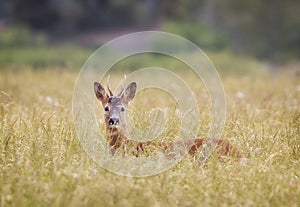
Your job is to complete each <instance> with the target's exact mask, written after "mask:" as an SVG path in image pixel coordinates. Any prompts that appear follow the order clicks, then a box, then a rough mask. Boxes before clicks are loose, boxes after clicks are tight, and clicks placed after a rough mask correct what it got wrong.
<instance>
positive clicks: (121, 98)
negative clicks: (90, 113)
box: [94, 77, 136, 132]
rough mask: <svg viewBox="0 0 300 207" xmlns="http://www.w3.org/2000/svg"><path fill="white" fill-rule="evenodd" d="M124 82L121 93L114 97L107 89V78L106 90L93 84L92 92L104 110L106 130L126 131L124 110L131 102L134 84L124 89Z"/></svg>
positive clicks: (108, 88)
mask: <svg viewBox="0 0 300 207" xmlns="http://www.w3.org/2000/svg"><path fill="white" fill-rule="evenodd" d="M125 79H126V77H125V78H124V81H123V83H122V87H121V91H120V92H119V93H118V94H117V95H114V94H113V92H112V91H111V89H110V87H109V77H108V79H107V90H108V93H107V92H106V91H105V89H104V88H103V86H102V85H101V84H100V83H98V82H95V83H94V91H95V95H96V97H97V99H98V100H100V102H101V103H102V106H103V108H104V116H105V124H106V129H107V130H119V131H120V132H122V131H123V130H126V121H125V116H126V109H127V107H128V105H129V103H130V101H132V99H133V98H134V96H135V93H136V83H135V82H132V83H130V84H129V85H128V86H127V88H126V89H125V88H124V82H125ZM124 89H125V90H124Z"/></svg>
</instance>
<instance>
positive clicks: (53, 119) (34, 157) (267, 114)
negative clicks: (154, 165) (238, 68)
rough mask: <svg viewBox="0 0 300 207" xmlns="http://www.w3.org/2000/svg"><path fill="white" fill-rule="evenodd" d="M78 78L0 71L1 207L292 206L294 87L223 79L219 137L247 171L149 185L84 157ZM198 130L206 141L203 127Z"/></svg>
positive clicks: (230, 167)
mask: <svg viewBox="0 0 300 207" xmlns="http://www.w3.org/2000/svg"><path fill="white" fill-rule="evenodd" d="M75 78H76V73H75V72H68V71H53V70H43V71H35V72H33V71H31V70H23V71H18V72H16V71H8V70H2V71H0V100H1V101H0V129H1V130H0V137H1V144H0V153H1V154H0V166H1V170H0V178H1V180H0V196H1V203H0V206H3V207H4V206H298V205H299V203H300V197H299V195H300V91H299V90H300V89H299V87H300V79H299V77H296V76H293V75H290V74H275V75H274V74H273V75H270V74H262V75H251V76H238V77H234V76H226V75H225V76H223V77H222V80H223V84H224V87H225V91H226V95H227V121H226V127H225V130H224V133H223V136H224V137H225V138H226V139H228V140H230V141H231V142H232V143H233V144H234V145H235V146H236V147H238V148H239V149H240V151H241V152H242V153H243V154H244V155H245V156H246V157H247V163H246V165H244V166H242V165H240V164H239V163H238V162H236V161H232V160H230V159H229V160H228V161H226V162H218V161H216V160H214V159H211V160H209V161H208V162H207V164H206V165H205V166H203V167H198V166H197V164H196V163H195V162H193V161H191V160H190V159H189V158H186V159H185V160H184V161H182V162H181V163H179V164H177V165H176V166H175V167H174V168H172V169H171V170H168V171H166V172H164V173H162V174H159V175H157V176H152V177H146V178H128V177H121V176H117V175H115V174H112V173H110V172H108V171H106V170H104V169H102V168H101V167H100V166H98V165H97V164H95V163H93V162H92V161H91V160H90V159H89V158H88V157H87V155H86V154H85V152H84V150H83V149H82V147H81V145H80V144H79V142H78V140H77V138H76V134H75V130H74V126H73V119H72V114H71V99H72V92H73V85H74V81H75ZM199 90H201V89H199ZM206 117H207V116H206ZM201 123H202V125H201V127H203V128H204V130H203V131H204V132H207V130H208V129H207V126H208V124H209V122H208V121H205V118H204V120H203V121H202V122H201ZM171 131H172V130H171ZM204 132H200V133H201V134H200V135H205V133H204Z"/></svg>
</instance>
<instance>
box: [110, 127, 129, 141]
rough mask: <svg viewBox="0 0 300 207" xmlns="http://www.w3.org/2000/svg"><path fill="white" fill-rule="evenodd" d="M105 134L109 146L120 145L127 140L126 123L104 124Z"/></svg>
mask: <svg viewBox="0 0 300 207" xmlns="http://www.w3.org/2000/svg"><path fill="white" fill-rule="evenodd" d="M106 136H107V138H108V140H109V144H110V146H114V145H121V144H123V143H125V141H126V140H127V131H126V125H121V126H120V127H118V128H117V127H111V126H106Z"/></svg>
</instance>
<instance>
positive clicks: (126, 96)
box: [122, 82, 136, 104]
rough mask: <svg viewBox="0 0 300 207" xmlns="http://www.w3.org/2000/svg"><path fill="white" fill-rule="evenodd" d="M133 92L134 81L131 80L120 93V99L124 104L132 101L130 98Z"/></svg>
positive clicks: (134, 90) (134, 89)
mask: <svg viewBox="0 0 300 207" xmlns="http://www.w3.org/2000/svg"><path fill="white" fill-rule="evenodd" d="M135 92H136V82H132V83H130V84H129V85H128V86H127V88H126V89H125V91H124V93H123V95H122V99H123V101H124V103H125V104H128V103H129V102H130V101H132V99H133V98H134V96H135Z"/></svg>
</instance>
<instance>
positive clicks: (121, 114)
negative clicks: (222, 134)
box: [94, 77, 241, 159]
mask: <svg viewBox="0 0 300 207" xmlns="http://www.w3.org/2000/svg"><path fill="white" fill-rule="evenodd" d="M125 79H126V77H125ZM125 79H124V81H123V83H122V86H121V91H120V92H119V93H118V94H117V95H114V94H113V92H112V91H111V89H110V87H109V77H108V78H107V89H108V92H109V94H108V93H107V92H106V91H105V89H104V88H103V86H102V85H101V84H100V83H98V82H95V83H94V91H95V95H96V97H97V99H99V100H100V102H101V103H102V106H103V108H104V116H105V125H106V136H107V139H108V142H109V146H110V152H111V154H112V155H114V154H115V152H116V150H117V149H119V148H123V150H124V152H123V153H126V150H127V149H126V147H127V144H128V142H129V140H128V139H127V131H126V121H125V114H126V109H127V107H128V105H129V103H130V101H132V99H133V98H134V96H135V93H136V89H137V84H136V83H135V82H131V83H130V84H129V85H128V86H127V88H126V89H125V87H124V82H125ZM212 141H213V142H214V143H215V144H217V153H218V156H219V157H221V156H227V155H229V154H232V155H235V156H236V157H237V158H238V159H240V158H241V156H240V153H239V152H238V150H237V149H236V148H234V147H233V146H232V145H231V144H230V143H229V142H228V141H226V140H223V139H213V140H212ZM133 142H134V141H133ZM205 142H206V139H203V138H195V139H190V140H184V141H175V142H153V141H147V142H135V143H134V145H135V147H136V153H137V154H136V156H138V155H140V153H142V152H143V151H144V146H149V145H151V146H155V147H159V148H160V149H161V150H163V151H165V150H167V149H169V148H171V147H173V146H174V145H176V144H179V145H184V146H189V147H190V148H189V151H188V153H189V155H191V156H192V157H196V156H197V151H198V149H199V148H201V147H202V146H203V145H204V144H205Z"/></svg>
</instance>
